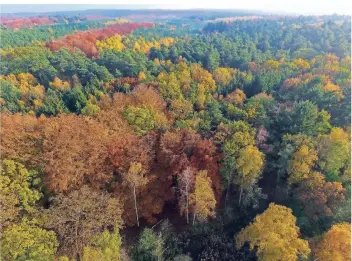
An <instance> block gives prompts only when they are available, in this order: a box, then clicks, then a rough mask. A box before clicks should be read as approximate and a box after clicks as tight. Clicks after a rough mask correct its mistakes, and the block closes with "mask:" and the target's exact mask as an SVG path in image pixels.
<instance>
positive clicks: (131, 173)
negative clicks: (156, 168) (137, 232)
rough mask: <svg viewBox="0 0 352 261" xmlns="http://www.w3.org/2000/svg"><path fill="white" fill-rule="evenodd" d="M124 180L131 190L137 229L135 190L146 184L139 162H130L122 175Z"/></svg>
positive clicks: (143, 171) (137, 217)
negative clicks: (126, 170) (126, 171)
mask: <svg viewBox="0 0 352 261" xmlns="http://www.w3.org/2000/svg"><path fill="white" fill-rule="evenodd" d="M124 180H125V182H126V183H127V185H128V186H129V187H131V189H132V194H133V200H134V208H135V210H136V221H137V226H138V227H139V216H138V207H137V195H136V189H138V188H140V187H143V186H145V185H146V184H147V183H148V179H147V178H146V177H145V170H144V169H143V168H142V164H141V163H140V162H131V165H130V168H129V170H128V173H127V174H125V175H124Z"/></svg>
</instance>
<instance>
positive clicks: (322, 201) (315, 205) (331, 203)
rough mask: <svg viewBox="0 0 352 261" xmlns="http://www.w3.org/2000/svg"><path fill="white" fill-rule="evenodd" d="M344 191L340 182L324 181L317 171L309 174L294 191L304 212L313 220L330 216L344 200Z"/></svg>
mask: <svg viewBox="0 0 352 261" xmlns="http://www.w3.org/2000/svg"><path fill="white" fill-rule="evenodd" d="M345 193H346V190H345V189H344V188H343V187H342V184H341V183H340V182H326V181H325V177H324V175H323V174H321V173H319V172H313V173H312V174H310V176H309V177H308V178H307V179H306V180H304V181H303V182H302V184H300V185H299V187H298V188H297V190H296V191H295V195H296V197H297V198H298V199H299V200H300V201H301V204H302V205H303V210H304V213H305V214H306V215H307V216H308V217H309V218H310V219H313V221H316V220H318V219H319V218H322V217H324V216H332V214H333V210H334V209H337V208H338V207H339V206H340V205H341V203H342V202H343V201H344V200H345Z"/></svg>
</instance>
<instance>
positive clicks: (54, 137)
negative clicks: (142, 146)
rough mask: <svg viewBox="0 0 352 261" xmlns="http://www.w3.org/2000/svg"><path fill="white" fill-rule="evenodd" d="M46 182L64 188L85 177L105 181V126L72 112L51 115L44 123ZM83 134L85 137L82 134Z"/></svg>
mask: <svg viewBox="0 0 352 261" xmlns="http://www.w3.org/2000/svg"><path fill="white" fill-rule="evenodd" d="M43 132H44V141H43V152H44V160H45V163H46V164H45V168H44V171H45V173H46V177H45V182H46V184H47V186H48V188H49V189H50V190H53V191H55V192H62V191H66V190H68V189H70V188H77V187H80V186H82V184H83V183H84V181H85V180H90V181H93V180H94V182H93V184H95V185H98V183H100V182H101V183H105V182H107V180H108V179H109V178H110V177H111V176H110V175H111V173H112V170H111V168H110V166H109V165H107V164H106V159H107V156H108V151H107V140H108V130H107V129H106V128H104V126H103V125H102V124H100V123H98V122H96V121H95V120H93V119H90V118H88V117H82V116H75V115H61V116H59V117H53V118H50V119H49V120H48V121H47V123H46V124H45V126H44V131H43ZM82 137H84V138H82Z"/></svg>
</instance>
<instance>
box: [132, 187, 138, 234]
mask: <svg viewBox="0 0 352 261" xmlns="http://www.w3.org/2000/svg"><path fill="white" fill-rule="evenodd" d="M133 198H134V208H135V210H136V220H137V226H138V227H139V216H138V208H137V197H136V187H133Z"/></svg>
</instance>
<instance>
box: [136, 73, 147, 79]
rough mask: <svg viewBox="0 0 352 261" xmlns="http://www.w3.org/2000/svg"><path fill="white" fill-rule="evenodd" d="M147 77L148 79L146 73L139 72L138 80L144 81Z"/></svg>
mask: <svg viewBox="0 0 352 261" xmlns="http://www.w3.org/2000/svg"><path fill="white" fill-rule="evenodd" d="M145 79H147V77H146V76H145V73H144V72H139V73H138V81H144V80H145Z"/></svg>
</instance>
